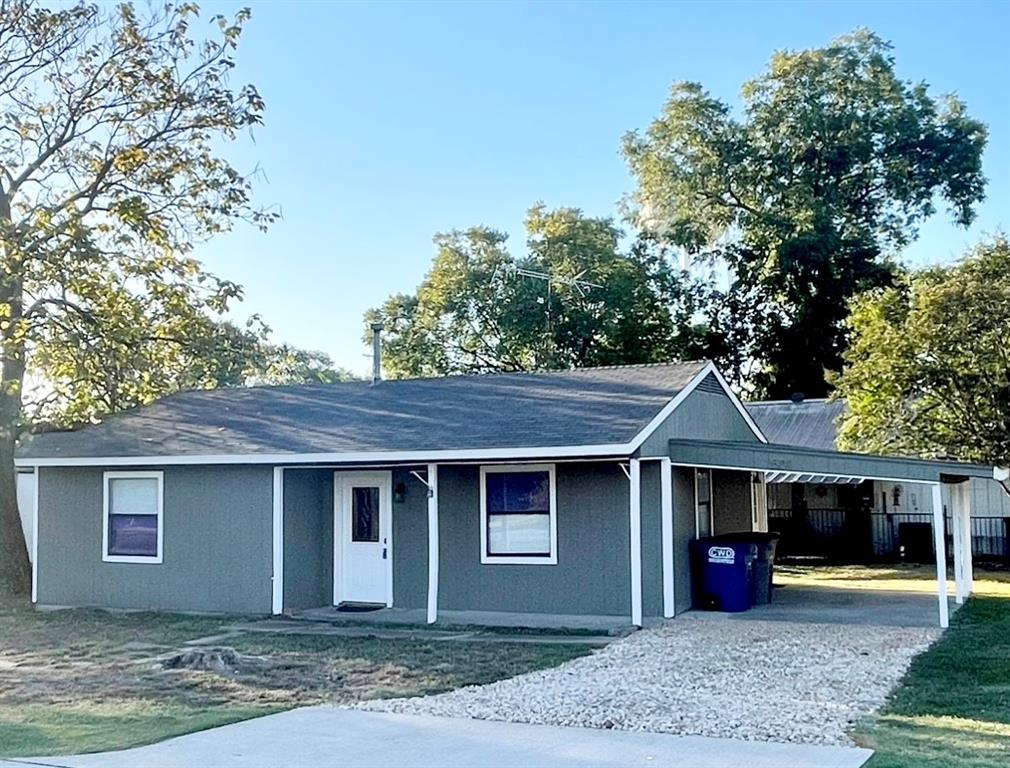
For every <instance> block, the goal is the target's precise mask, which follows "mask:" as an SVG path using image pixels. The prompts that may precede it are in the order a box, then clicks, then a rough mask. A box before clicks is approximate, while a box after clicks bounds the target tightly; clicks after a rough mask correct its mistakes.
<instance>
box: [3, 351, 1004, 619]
mask: <svg viewBox="0 0 1010 768" xmlns="http://www.w3.org/2000/svg"><path fill="white" fill-rule="evenodd" d="M16 463H17V464H18V465H19V466H20V467H22V468H32V469H34V472H35V474H36V482H35V484H34V494H35V498H34V504H33V517H34V520H33V525H32V528H33V530H34V531H35V536H34V537H33V544H32V547H33V551H32V557H31V560H32V576H33V578H32V582H33V583H32V593H33V594H32V597H33V600H34V601H35V603H36V604H37V605H39V606H85V605H88V606H106V607H115V608H136V609H155V610H186V611H222V612H242V613H259V614H270V613H274V614H280V613H285V612H292V611H297V610H299V609H306V608H312V607H325V606H346V607H358V606H359V605H360V604H374V605H380V606H389V607H393V608H404V609H413V610H417V609H420V610H423V611H424V612H425V615H426V617H427V620H428V621H430V622H434V621H436V620H437V619H438V617H439V615H440V612H442V611H446V612H449V611H483V612H510V613H528V614H540V615H544V614H547V615H550V616H554V617H557V618H558V621H559V623H563V621H564V619H565V617H569V616H573V615H580V616H586V615H592V616H610V617H615V616H616V617H626V618H627V620H628V622H629V623H631V624H633V625H638V626H641V625H642V623H643V621H644V620H647V619H650V618H658V617H672V616H674V615H675V614H677V613H680V612H682V611H685V610H687V609H689V608H690V607H691V605H692V592H691V582H690V564H689V558H688V542H689V541H690V540H691V539H693V538H695V537H697V536H699V535H704V534H707V533H711V532H714V533H721V532H729V531H738V530H765V529H766V528H767V521H766V517H765V489H764V475H765V473H767V472H775V471H792V470H797V471H798V470H805V471H808V472H814V473H818V474H830V475H833V476H838V477H841V476H846V477H861V478H880V479H904V480H909V481H916V482H924V483H929V484H931V487H932V489H933V492H934V493H936V494H939V493H940V485H941V483H947V482H950V483H958V482H960V481H963V480H965V479H967V478H969V477H993V476H994V473H995V472H1001V471H1002V470H994V469H993V468H992V467H981V466H975V465H967V464H954V463H951V462H938V461H918V460H909V459H895V458H884V457H877V456H866V455H855V454H842V453H838V452H834V451H816V450H808V449H798V448H794V447H791V446H774V445H770V444H768V441H767V438H766V437H765V435H764V434H763V433H762V431H761V429H760V428H759V427H758V425H757V424H756V423H755V421H754V419H753V418H752V416H751V415H750V414H749V413H748V411H747V410H746V408H745V407H744V406H743V404H742V403H741V402H740V400H739V399H738V398H737V396H736V395H735V394H734V393H733V392H732V390H731V389H730V388H729V386H728V385H727V383H726V381H725V379H724V378H723V377H722V375H721V374H720V373H719V371H718V370H717V369H716V367H715V366H714V365H713V364H711V363H707V362H684V363H672V364H658V365H637V366H618V367H610V368H595V369H582V370H573V371H561V372H547V373H523V374H498V375H484V376H453V377H444V378H434V379H411V380H395V381H381V380H376V381H373V382H371V383H369V382H348V383H340V384H330V385H305V386H279V387H253V388H236V389H221V390H208V391H193V392H184V393H180V394H177V395H173V396H170V397H166V398H164V399H163V400H160V401H158V402H156V403H154V404H152V405H149V406H145V407H141V408H136V409H134V410H131V411H128V412H125V413H122V414H118V415H115V416H111V417H109V418H107V419H106V420H105V421H103V422H102V423H99V424H94V425H89V426H86V427H83V428H81V429H78V430H76V431H68V432H52V433H45V434H39V435H36V436H34V437H33V438H31V439H30V440H28V441H26V442H25V444H24V445H22V446H21V447H20V450H19V454H18V458H17V460H16ZM958 498H960V496H959V497H958ZM955 506H956V505H955ZM966 513H967V506H966V505H965V506H962V507H956V508H955V517H956V519H957V520H961V519H966V518H965V517H964V515H965V514H966ZM955 557H956V565H957V569H956V570H957V573H958V586H959V589H958V594H959V597H963V596H964V595H967V594H968V593H969V592H970V588H971V584H970V573H971V567H970V553H965V551H964V548H963V547H957V548H955ZM938 571H939V567H938ZM945 574H946V571H945V570H943V571H942V573H941V574H940V575H941V581H943V580H945V577H946V576H945ZM941 587H942V589H943V591H944V594H945V583H944V584H943V585H941ZM939 602H940V612H941V614H940V615H941V623H945V622H946V611H947V602H946V599H945V598H944V599H941V600H940V601H939Z"/></svg>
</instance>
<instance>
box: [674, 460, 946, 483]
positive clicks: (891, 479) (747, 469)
mask: <svg viewBox="0 0 1010 768" xmlns="http://www.w3.org/2000/svg"><path fill="white" fill-rule="evenodd" d="M672 464H673V466H675V467H695V468H696V469H726V470H730V471H732V472H769V471H772V470H769V469H768V467H743V466H741V467H731V466H728V465H726V464H711V463H708V462H686V461H672ZM799 474H800V473H797V472H793V473H787V476H791V475H796V476H797V477H798V476H799ZM836 477H844V478H847V479H849V480H856V481H862V480H886V481H888V482H892V483H917V484H918V485H939V483H938V482H937V483H934V482H933V481H931V480H912V479H910V478H907V477H888V476H885V475H873V474H869V475H836ZM777 482H785V481H784V480H778V481H777Z"/></svg>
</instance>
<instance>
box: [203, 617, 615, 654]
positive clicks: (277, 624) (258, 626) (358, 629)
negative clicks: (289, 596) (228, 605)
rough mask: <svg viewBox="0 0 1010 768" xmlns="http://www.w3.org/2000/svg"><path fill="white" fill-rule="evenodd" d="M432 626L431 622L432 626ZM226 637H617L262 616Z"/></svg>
mask: <svg viewBox="0 0 1010 768" xmlns="http://www.w3.org/2000/svg"><path fill="white" fill-rule="evenodd" d="M432 626H434V625H432ZM229 629H230V630H231V634H230V635H221V636H220V637H222V638H228V637H231V636H234V635H237V634H241V633H245V632H261V633H268V634H282V635H315V636H323V637H370V638H378V639H380V640H420V641H425V642H436V643H460V642H462V643H466V642H479V643H524V644H532V645H590V646H593V647H595V648H601V647H603V646H605V645H608V644H610V643H612V642H613V641H614V640H616V639H617V637H616V636H614V635H596V634H583V633H578V634H575V633H571V634H554V633H550V632H536V633H534V634H520V633H518V632H495V631H494V630H482V629H479V628H475V629H463V630H453V629H437V628H429V626H427V625H426V626H423V627H417V626H394V625H378V624H373V625H357V624H333V623H329V622H322V621H306V620H304V619H301V620H290V619H264V620H262V621H257V622H250V623H245V624H233V625H231V627H229ZM216 639H217V638H201V640H199V641H190V644H198V645H206V644H208V642H209V641H211V640H216Z"/></svg>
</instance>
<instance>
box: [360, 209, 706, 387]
mask: <svg viewBox="0 0 1010 768" xmlns="http://www.w3.org/2000/svg"><path fill="white" fill-rule="evenodd" d="M526 232H527V243H526V246H527V251H528V253H527V255H525V256H523V257H516V256H514V255H513V254H512V253H510V252H509V250H508V248H507V245H506V236H505V235H504V234H503V233H501V232H497V231H495V230H492V229H488V228H484V227H474V228H472V229H469V230H467V231H465V232H452V233H448V234H442V235H438V236H436V237H435V245H436V248H437V253H436V255H435V259H434V261H433V263H432V267H431V270H430V271H429V272H428V274H427V276H426V277H425V278H424V281H423V282H422V284H421V285H420V286H419V288H418V289H417V291H416V293H414V294H412V295H406V294H400V295H396V296H391V297H390V298H389V299H388V300H387V301H386V302H385V304H383V305H382V307H380V308H378V309H375V310H372V311H371V312H369V313H368V315H367V317H366V320H367V325H369V326H370V325H371V323H372V322H374V321H382V322H383V323H384V324H385V326H386V336H385V339H384V342H383V363H384V367H385V369H386V371H387V373H388V374H390V375H392V376H421V375H442V374H455V373H485V372H492V371H525V370H539V369H548V368H570V367H582V366H587V365H613V364H620V363H642V362H654V361H661V360H669V359H672V358H677V357H682V356H692V355H693V354H695V353H696V347H703V346H705V345H706V344H708V342H709V339H708V329H707V326H706V325H705V324H704V323H697V322H695V318H694V315H695V311H696V309H697V304H698V294H697V291H696V290H694V287H693V286H691V285H689V284H688V283H687V282H686V281H685V278H684V276H683V275H682V274H680V273H679V272H677V271H675V270H673V269H671V267H670V266H669V260H668V258H667V257H666V255H665V253H664V252H663V250H662V249H661V248H659V247H658V246H657V244H656V243H655V241H654V240H652V239H651V238H649V237H644V238H642V239H639V240H638V241H637V242H635V243H634V244H633V245H632V246H631V247H630V249H628V251H627V252H623V251H622V249H621V246H620V234H621V233H620V232H619V230H618V229H617V228H616V227H615V226H614V224H613V222H612V221H611V220H610V219H600V218H590V217H586V216H584V215H583V214H582V213H581V212H580V211H578V210H577V209H573V208H560V209H557V210H548V209H547V208H545V207H544V206H543V205H537V206H534V207H533V208H532V209H530V211H529V214H528V216H527V219H526ZM523 271H528V272H534V273H539V274H541V275H548V276H549V277H550V279H549V280H548V279H541V278H537V277H533V276H530V275H524V274H523V273H522V272H523ZM573 280H581V281H583V282H584V283H591V284H593V285H586V284H582V285H577V284H575V283H574V282H572V281H573ZM368 333H369V332H366V336H367V334H368Z"/></svg>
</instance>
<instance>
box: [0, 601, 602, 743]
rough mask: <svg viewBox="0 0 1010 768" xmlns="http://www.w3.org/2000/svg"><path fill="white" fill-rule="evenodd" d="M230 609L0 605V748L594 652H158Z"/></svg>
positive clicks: (193, 726) (403, 648)
mask: <svg viewBox="0 0 1010 768" xmlns="http://www.w3.org/2000/svg"><path fill="white" fill-rule="evenodd" d="M236 618H237V617H230V618H229V617H216V618H208V617H191V616H178V615H170V614H138V613H133V614H124V613H108V612H102V611H91V610H75V611H59V612H51V613H36V612H34V611H32V610H30V609H29V608H28V607H26V606H23V605H13V604H10V603H7V604H0V757H15V756H27V755H52V754H65V753H77V752H94V751H101V750H107V749H121V748H125V747H130V746H136V745H140V744H147V743H151V742H155V741H160V740H162V739H165V738H168V737H170V736H177V735H180V734H183V733H189V732H192V731H198V730H202V729H204V728H210V727H213V726H216V725H224V724H227V723H232V722H236V721H238V720H245V719H248V718H250V717H257V716H259V715H265V714H269V713H272V712H277V711H281V710H284V709H290V708H292V707H296V706H302V705H306V704H316V703H320V702H352V701H360V700H363V699H369V698H379V697H386V696H411V695H417V694H425V693H435V692H439V691H445V690H449V689H452V688H455V687H458V686H462V685H470V684H477V683H487V682H492V681H494V680H498V679H501V678H504V677H510V676H513V675H516V674H520V673H523V672H527V671H531V670H534V669H541V668H544V667H548V666H553V665H556V664H559V663H561V662H563V661H566V660H568V659H570V658H574V657H576V656H580V655H583V654H586V653H588V652H589V650H590V649H589V648H587V647H585V646H580V645H535V644H523V643H509V642H458V641H452V642H445V641H438V640H428V639H425V638H424V634H425V633H424V631H423V630H422V631H419V632H418V633H417V637H416V638H414V639H409V640H399V639H397V640H378V639H374V638H336V637H314V636H292V635H267V634H260V633H256V634H252V633H250V634H246V635H241V636H238V637H233V638H228V639H226V640H223V641H221V643H220V644H221V645H225V646H228V647H230V648H234V649H235V650H237V651H239V652H241V653H243V654H249V655H254V656H259V657H262V658H263V659H264V660H265V662H264V663H262V664H259V663H258V664H256V665H253V666H251V667H250V668H247V669H241V670H239V671H235V672H227V673H223V674H219V673H212V672H196V671H192V670H167V669H164V668H163V667H162V666H161V664H160V662H159V657H161V656H163V655H165V654H169V653H171V652H174V651H178V650H180V649H181V646H182V644H183V643H184V642H185V641H186V640H190V639H195V638H199V637H205V636H207V635H213V634H215V633H217V632H220V631H221V630H222V629H223V628H224V627H225V626H227V625H228V624H230V623H232V622H234V621H235V620H236Z"/></svg>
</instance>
